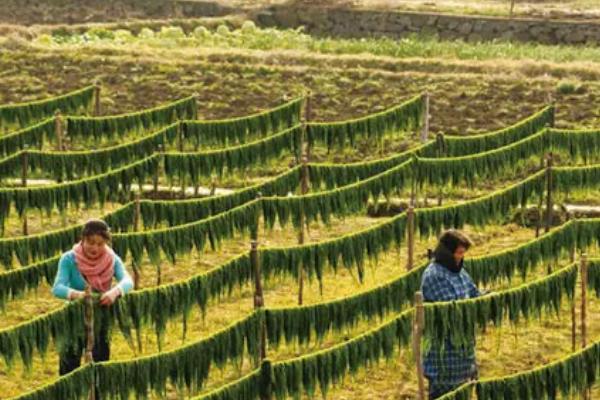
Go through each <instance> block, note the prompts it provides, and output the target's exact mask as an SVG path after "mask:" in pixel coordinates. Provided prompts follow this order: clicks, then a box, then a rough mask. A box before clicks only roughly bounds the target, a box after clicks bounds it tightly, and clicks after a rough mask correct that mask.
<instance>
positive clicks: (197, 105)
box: [192, 92, 200, 118]
mask: <svg viewBox="0 0 600 400" xmlns="http://www.w3.org/2000/svg"><path fill="white" fill-rule="evenodd" d="M192 96H194V99H195V100H196V103H195V104H196V118H198V108H199V105H200V93H198V92H194V93H192Z"/></svg>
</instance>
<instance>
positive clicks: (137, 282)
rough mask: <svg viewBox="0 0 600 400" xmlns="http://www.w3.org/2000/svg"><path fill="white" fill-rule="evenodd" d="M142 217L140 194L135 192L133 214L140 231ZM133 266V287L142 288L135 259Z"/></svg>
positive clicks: (134, 227)
mask: <svg viewBox="0 0 600 400" xmlns="http://www.w3.org/2000/svg"><path fill="white" fill-rule="evenodd" d="M140 218H141V205H140V194H139V193H136V194H135V200H134V214H133V230H134V231H135V232H139V230H140ZM131 265H132V267H133V287H134V289H140V287H141V286H140V268H139V265H138V264H137V262H136V261H135V259H134V260H133V261H132V263H131Z"/></svg>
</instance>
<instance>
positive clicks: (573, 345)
mask: <svg viewBox="0 0 600 400" xmlns="http://www.w3.org/2000/svg"><path fill="white" fill-rule="evenodd" d="M570 220H571V213H570V212H567V222H568V221H570ZM569 258H570V260H571V262H572V263H574V262H575V247H573V248H571V249H570V250H569ZM575 350H577V310H576V302H575V295H573V301H572V302H571V351H573V352H575Z"/></svg>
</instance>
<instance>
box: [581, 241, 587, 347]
mask: <svg viewBox="0 0 600 400" xmlns="http://www.w3.org/2000/svg"><path fill="white" fill-rule="evenodd" d="M587 279H588V271H587V254H586V253H582V254H581V347H586V346H587Z"/></svg>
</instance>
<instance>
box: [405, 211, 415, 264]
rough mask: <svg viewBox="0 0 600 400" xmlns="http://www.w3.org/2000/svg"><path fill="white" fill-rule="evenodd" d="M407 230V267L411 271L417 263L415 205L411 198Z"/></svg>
mask: <svg viewBox="0 0 600 400" xmlns="http://www.w3.org/2000/svg"><path fill="white" fill-rule="evenodd" d="M406 216H407V226H406V227H407V230H408V263H407V264H406V269H407V270H408V271H410V270H411V269H412V268H413V267H414V264H415V259H414V257H415V206H414V202H413V201H412V200H411V203H410V205H409V206H408V211H407V214H406Z"/></svg>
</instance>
